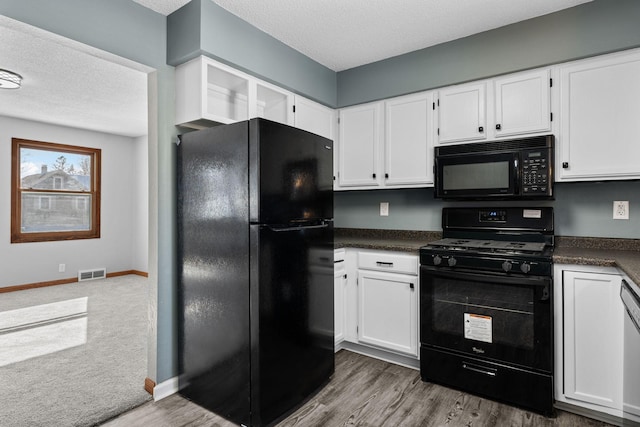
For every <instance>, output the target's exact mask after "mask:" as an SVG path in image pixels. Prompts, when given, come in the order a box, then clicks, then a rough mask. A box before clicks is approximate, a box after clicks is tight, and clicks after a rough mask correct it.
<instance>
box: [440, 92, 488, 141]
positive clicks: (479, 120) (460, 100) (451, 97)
mask: <svg viewBox="0 0 640 427" xmlns="http://www.w3.org/2000/svg"><path fill="white" fill-rule="evenodd" d="M486 86H487V85H486V83H485V82H479V83H470V84H464V85H458V86H451V87H448V88H444V89H441V90H439V91H438V94H437V98H438V135H439V136H438V141H439V142H440V143H447V142H459V141H480V140H484V139H486V137H487V132H486V130H487V129H486V109H487V106H486V95H485V94H486Z"/></svg>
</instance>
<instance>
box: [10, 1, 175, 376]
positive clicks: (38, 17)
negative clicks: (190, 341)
mask: <svg viewBox="0 0 640 427" xmlns="http://www.w3.org/2000/svg"><path fill="white" fill-rule="evenodd" d="M0 14H1V15H4V16H7V17H9V18H12V19H15V20H18V21H21V22H24V23H27V24H30V25H33V26H35V27H39V28H42V29H44V30H47V31H50V32H52V33H56V34H59V35H62V36H64V37H67V38H70V39H73V40H76V41H79V42H81V43H84V44H87V45H90V46H93V47H96V48H98V49H102V50H104V51H107V52H111V53H113V54H115V55H118V56H121V57H124V58H127V59H130V60H133V61H136V62H138V63H140V64H143V65H146V66H149V67H152V68H154V69H155V70H156V72H155V73H153V74H150V75H149V76H150V78H149V82H150V86H149V88H150V90H149V94H150V96H152V97H153V98H154V101H153V103H152V104H153V105H150V107H151V110H150V116H149V123H150V126H151V127H150V129H149V172H150V176H149V191H150V193H149V201H150V208H149V210H150V212H149V214H150V218H149V223H150V225H151V228H152V229H157V230H158V231H157V234H155V233H153V234H152V235H150V236H149V239H150V241H151V242H152V244H151V246H150V252H149V257H150V258H149V274H150V278H151V279H152V280H154V279H157V292H156V293H155V294H152V295H150V297H151V298H152V299H154V300H155V299H157V306H156V305H155V304H153V305H152V308H156V309H157V312H151V313H150V316H151V317H152V318H155V317H156V315H157V324H152V325H151V326H152V327H153V328H155V327H157V359H156V358H155V356H156V351H151V355H150V358H149V364H150V366H149V377H150V378H152V379H154V380H156V381H158V382H161V381H164V380H166V379H168V378H171V377H173V376H174V375H175V374H176V372H177V362H176V350H175V345H174V343H175V323H176V322H175V319H176V314H175V309H174V304H173V301H174V297H175V277H176V275H175V238H174V234H175V200H176V195H175V184H174V181H175V172H174V164H175V160H174V159H175V144H173V143H172V141H173V140H175V132H176V130H175V126H173V123H174V112H173V110H174V107H173V99H174V95H173V93H174V77H173V67H168V66H167V65H166V61H165V60H166V18H165V17H164V16H162V15H160V14H158V13H155V12H153V11H151V10H149V9H147V8H144V7H142V6H140V5H139V4H137V3H135V2H132V1H131V0H109V1H104V0H56V1H51V0H20V1H16V0H0ZM16 48H19V46H16ZM0 60H1V59H0ZM156 242H157V246H156V245H155V243H156ZM156 247H157V253H156V252H155V249H156ZM156 267H157V269H156ZM156 276H157V277H156ZM152 335H153V337H150V339H151V340H155V335H156V334H155V330H154V331H152ZM156 363H157V365H156Z"/></svg>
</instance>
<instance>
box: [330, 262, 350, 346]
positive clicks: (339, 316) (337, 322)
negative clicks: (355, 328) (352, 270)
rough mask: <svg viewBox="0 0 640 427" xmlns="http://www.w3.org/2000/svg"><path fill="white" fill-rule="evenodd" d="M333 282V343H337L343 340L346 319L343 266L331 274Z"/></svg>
mask: <svg viewBox="0 0 640 427" xmlns="http://www.w3.org/2000/svg"><path fill="white" fill-rule="evenodd" d="M333 283H334V301H335V304H334V315H335V319H334V338H335V343H336V344H339V343H341V342H342V341H344V331H345V319H346V316H345V314H346V312H345V309H346V305H345V299H346V295H345V293H346V291H347V272H346V270H345V269H344V268H337V267H336V269H335V271H334V275H333Z"/></svg>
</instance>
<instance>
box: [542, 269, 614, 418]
mask: <svg viewBox="0 0 640 427" xmlns="http://www.w3.org/2000/svg"><path fill="white" fill-rule="evenodd" d="M555 277H556V291H555V306H556V309H555V310H556V313H555V314H556V315H555V319H556V400H557V401H560V402H564V403H568V404H571V405H576V406H580V407H583V408H586V409H589V410H592V411H597V412H604V413H607V414H610V415H614V416H617V417H620V416H621V415H622V380H623V371H622V369H623V324H624V323H623V322H624V306H623V304H622V302H621V300H620V284H621V276H620V275H619V274H618V272H617V270H616V269H615V268H605V267H588V266H567V265H556V271H555Z"/></svg>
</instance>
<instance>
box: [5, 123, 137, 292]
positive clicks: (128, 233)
mask: <svg viewBox="0 0 640 427" xmlns="http://www.w3.org/2000/svg"><path fill="white" fill-rule="evenodd" d="M13 137H16V138H24V139H32V140H37V141H46V142H55V143H60V144H69V145H79V146H86V147H95V148H101V149H102V180H101V182H102V188H101V190H102V204H101V215H100V219H101V230H100V235H101V237H100V238H99V239H83V240H72V241H64V242H37V243H14V244H12V243H10V240H11V238H10V228H11V192H10V187H11V186H10V182H11V138H13ZM147 164H148V161H147V141H146V138H128V137H123V136H117V135H110V134H105V133H99V132H91V131H85V130H80V129H74V128H68V127H61V126H55V125H50V124H45V123H39V122H33V121H28V120H20V119H15V118H9V117H1V116H0V206H1V208H0V287H6V286H14V285H23V284H29V283H37V282H46V281H50V280H60V279H67V278H71V277H77V275H78V270H84V269H90V268H100V267H106V268H107V273H109V272H117V271H125V270H134V269H135V270H141V271H147V265H148V264H147V258H148V256H147V241H148V237H147V224H146V222H147V221H146V218H147V212H148V205H147V203H148V202H147V200H148V199H147V192H146V189H145V187H146V186H147V185H148V184H147V181H146V179H147V178H146V177H147V170H148V166H147ZM142 239H144V241H141V240H142ZM59 264H66V271H65V272H64V273H59V272H58V265H59Z"/></svg>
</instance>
